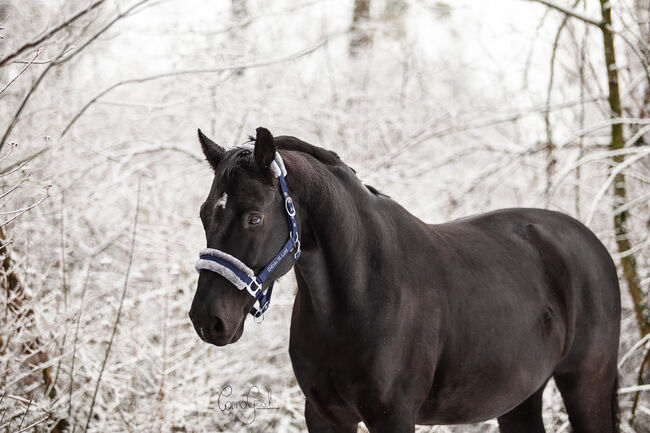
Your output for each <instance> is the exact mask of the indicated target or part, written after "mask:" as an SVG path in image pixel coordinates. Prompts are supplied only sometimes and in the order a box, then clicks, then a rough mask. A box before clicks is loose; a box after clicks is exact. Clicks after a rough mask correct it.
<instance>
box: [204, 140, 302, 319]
mask: <svg viewBox="0 0 650 433" xmlns="http://www.w3.org/2000/svg"><path fill="white" fill-rule="evenodd" d="M238 147H241V148H244V149H246V150H250V151H251V152H252V151H253V150H254V149H255V145H254V144H251V143H244V144H241V145H239V146H238ZM269 169H270V170H271V173H273V176H275V177H276V178H277V179H278V182H279V184H280V190H281V191H282V198H283V199H284V209H285V211H286V213H287V220H288V222H289V239H287V241H286V242H285V243H284V245H283V246H282V248H281V249H280V252H279V253H277V254H276V255H275V257H274V258H273V259H271V261H270V262H269V263H268V264H267V265H266V266H264V268H263V269H262V270H261V271H260V273H259V274H257V275H255V271H253V269H251V268H249V267H248V266H246V265H245V264H244V263H243V262H242V261H241V260H239V259H237V258H236V257H234V256H231V255H230V254H227V253H225V252H223V251H221V250H217V249H214V248H206V249H203V250H201V251H200V252H199V260H197V262H196V265H195V268H196V270H197V271H201V270H202V269H205V270H208V271H211V272H214V273H217V274H219V275H221V276H222V277H224V278H225V279H227V280H228V281H230V282H231V283H232V284H233V285H234V286H235V287H237V288H238V289H239V290H246V291H247V292H248V293H249V294H250V295H251V296H252V297H253V298H255V299H256V302H257V303H258V305H259V308H255V306H253V308H252V309H251V311H250V314H252V315H253V316H254V317H256V318H257V317H260V316H261V315H262V314H264V312H265V311H266V310H267V309H268V308H269V305H270V303H271V294H272V293H273V282H271V284H270V285H269V286H268V290H267V291H266V294H265V293H264V291H263V285H264V281H266V279H267V278H268V277H269V275H270V274H271V273H272V272H273V271H274V270H275V269H276V268H277V267H278V265H279V264H280V263H282V261H283V260H284V259H285V258H286V257H287V256H288V255H289V253H290V252H291V251H292V250H294V249H295V253H294V258H295V260H298V257H300V240H299V239H298V224H297V222H296V209H295V207H294V205H293V200H292V199H291V196H290V195H289V190H288V189H287V183H286V181H285V179H284V178H285V176H286V175H287V169H286V168H285V166H284V161H282V157H281V156H280V154H279V153H278V152H276V153H275V158H274V160H273V161H272V162H271V164H270V165H269Z"/></svg>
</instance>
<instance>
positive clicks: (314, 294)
mask: <svg viewBox="0 0 650 433" xmlns="http://www.w3.org/2000/svg"><path fill="white" fill-rule="evenodd" d="M337 170H339V171H338V172H337ZM344 170H349V168H347V167H343V168H338V167H337V168H336V169H335V170H334V171H329V170H320V171H319V172H318V173H315V174H313V175H312V176H311V177H310V176H306V175H305V174H304V173H303V175H302V176H301V178H300V179H298V180H297V181H296V182H297V183H299V186H298V187H297V197H296V201H297V203H298V212H299V214H298V217H299V224H300V226H301V230H300V231H301V234H302V237H303V239H302V241H301V242H302V245H303V250H302V255H301V257H300V259H299V260H298V261H297V263H296V276H297V281H298V289H299V294H298V296H299V297H301V299H304V300H305V301H306V302H308V304H309V305H304V308H307V309H309V310H311V309H313V311H312V313H313V314H315V315H317V316H319V317H321V318H323V319H325V320H326V319H327V318H331V317H332V315H333V314H335V311H337V310H340V309H341V308H343V309H344V310H348V309H349V307H351V305H350V303H354V302H362V300H363V297H364V293H363V291H364V290H365V289H366V287H367V284H366V281H365V280H366V278H367V272H368V270H367V266H366V256H365V254H366V252H367V246H368V244H369V242H368V241H369V237H370V236H377V235H378V233H377V232H378V230H379V229H378V227H375V226H374V225H375V223H376V220H375V218H372V217H371V218H369V217H368V215H372V214H373V207H374V201H376V200H377V198H376V197H375V196H374V195H373V194H372V193H370V192H369V191H367V190H366V189H365V187H364V186H363V185H362V184H361V183H360V182H359V181H358V180H357V179H356V177H354V178H353V177H351V176H353V175H352V174H351V173H347V175H346V173H345V172H344ZM348 176H350V177H348ZM315 318H316V317H315Z"/></svg>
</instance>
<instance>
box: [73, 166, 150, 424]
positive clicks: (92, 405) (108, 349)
mask: <svg viewBox="0 0 650 433" xmlns="http://www.w3.org/2000/svg"><path fill="white" fill-rule="evenodd" d="M141 190H142V177H140V178H138V193H137V194H138V198H137V202H136V206H135V216H134V218H133V232H132V235H131V247H130V249H129V262H128V265H127V267H126V273H125V275H124V286H123V287H122V296H121V297H120V305H119V307H118V309H117V316H116V317H115V323H114V324H113V331H112V332H111V338H110V339H109V340H108V347H106V353H105V354H104V360H103V361H102V365H101V367H100V369H99V374H98V376H97V384H96V385H95V391H94V392H93V398H92V400H91V402H90V409H89V410H88V419H87V420H86V427H85V428H84V433H85V432H87V431H88V427H89V426H90V420H91V419H92V416H93V409H94V408H95V401H96V399H97V393H98V392H99V385H100V384H101V381H102V375H103V374H104V368H106V363H107V362H108V355H109V354H110V352H111V347H112V346H113V340H114V339H115V334H116V333H117V328H118V326H119V324H120V317H121V316H122V308H123V307H124V298H125V297H126V289H127V288H128V286H129V274H130V273H131V265H132V264H133V252H134V250H135V235H136V233H137V228H138V214H139V213H140V193H141Z"/></svg>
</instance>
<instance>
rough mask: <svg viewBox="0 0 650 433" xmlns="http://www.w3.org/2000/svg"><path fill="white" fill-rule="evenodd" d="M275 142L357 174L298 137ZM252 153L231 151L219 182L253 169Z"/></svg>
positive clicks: (222, 164)
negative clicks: (242, 171)
mask: <svg viewBox="0 0 650 433" xmlns="http://www.w3.org/2000/svg"><path fill="white" fill-rule="evenodd" d="M250 140H251V141H254V140H255V138H254V137H250ZM273 141H274V142H275V145H276V146H277V148H278V149H283V150H290V151H297V152H301V153H304V154H307V155H309V156H311V157H313V158H314V159H316V160H317V161H319V162H321V163H322V164H325V165H329V166H334V167H347V168H349V169H350V170H352V172H353V173H355V174H356V171H355V170H354V169H353V168H352V167H350V166H348V165H347V164H346V163H345V162H343V160H341V158H340V157H339V156H338V155H337V154H336V152H333V151H331V150H327V149H323V148H322V147H318V146H314V145H313V144H309V143H307V142H304V141H302V140H300V139H298V138H296V137H292V136H288V135H282V136H278V137H274V139H273ZM250 155H251V152H250V151H249V150H247V149H243V148H237V147H236V148H234V149H231V150H229V151H228V152H227V153H226V155H224V157H223V159H222V160H221V162H220V163H219V167H218V170H217V172H216V177H217V179H219V182H220V183H221V182H230V180H231V179H233V178H234V176H236V174H237V172H238V171H239V170H240V169H241V168H249V169H253V165H254V162H253V158H251V157H250ZM365 187H366V188H367V189H368V190H369V191H370V192H371V193H373V194H375V195H381V196H384V195H385V194H382V193H381V192H379V191H377V189H376V188H374V187H372V186H370V185H365Z"/></svg>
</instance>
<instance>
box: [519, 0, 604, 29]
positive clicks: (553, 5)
mask: <svg viewBox="0 0 650 433" xmlns="http://www.w3.org/2000/svg"><path fill="white" fill-rule="evenodd" d="M529 1H533V2H537V3H541V4H543V5H545V6H548V7H550V8H551V9H555V10H556V11H559V12H562V13H563V14H565V15H568V16H570V17H573V18H577V19H579V20H580V21H582V22H584V23H587V24H592V25H594V26H596V27H601V26H602V25H603V24H604V22H603V21H602V20H597V19H594V18H591V17H588V16H586V15H583V14H581V13H580V12H577V11H575V10H573V9H568V8H566V7H564V6H561V5H559V4H557V3H554V2H552V1H549V0H529Z"/></svg>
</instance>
